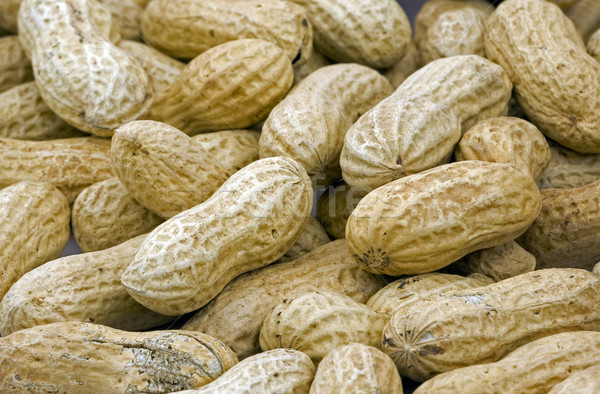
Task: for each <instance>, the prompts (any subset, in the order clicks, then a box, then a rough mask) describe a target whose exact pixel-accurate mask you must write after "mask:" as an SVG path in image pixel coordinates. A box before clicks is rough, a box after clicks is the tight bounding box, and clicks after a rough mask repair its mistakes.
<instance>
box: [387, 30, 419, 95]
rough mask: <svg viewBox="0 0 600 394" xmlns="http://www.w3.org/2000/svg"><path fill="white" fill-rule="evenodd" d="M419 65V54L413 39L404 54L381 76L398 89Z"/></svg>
mask: <svg viewBox="0 0 600 394" xmlns="http://www.w3.org/2000/svg"><path fill="white" fill-rule="evenodd" d="M420 65H421V55H420V53H419V49H418V48H417V44H415V42H414V41H411V42H410V45H409V46H408V52H406V55H404V57H403V58H402V59H400V60H399V61H397V62H396V63H394V64H393V65H392V66H391V67H390V68H389V69H388V70H387V71H386V72H385V73H384V74H383V76H384V77H386V78H387V80H388V81H389V83H390V84H391V85H392V87H393V88H394V89H398V87H399V86H400V85H402V82H404V81H405V80H406V78H408V77H410V76H411V75H412V73H414V72H415V71H417V70H418V69H419V67H420Z"/></svg>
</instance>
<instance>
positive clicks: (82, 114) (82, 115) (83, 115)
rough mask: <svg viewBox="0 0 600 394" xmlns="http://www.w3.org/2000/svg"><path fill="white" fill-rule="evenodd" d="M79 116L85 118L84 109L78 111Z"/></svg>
mask: <svg viewBox="0 0 600 394" xmlns="http://www.w3.org/2000/svg"><path fill="white" fill-rule="evenodd" d="M79 117H80V118H81V119H85V111H81V112H80V113H79Z"/></svg>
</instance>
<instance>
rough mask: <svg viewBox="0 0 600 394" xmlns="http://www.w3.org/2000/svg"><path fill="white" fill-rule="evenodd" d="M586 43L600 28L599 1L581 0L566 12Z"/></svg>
mask: <svg viewBox="0 0 600 394" xmlns="http://www.w3.org/2000/svg"><path fill="white" fill-rule="evenodd" d="M565 14H566V15H567V16H568V17H569V19H571V20H572V21H573V24H574V25H575V29H577V31H578V32H579V34H580V35H581V38H583V41H584V42H588V40H589V38H590V36H591V35H592V33H594V32H595V31H596V30H598V28H600V3H599V2H598V1H597V0H579V1H578V2H577V3H575V4H573V5H572V6H570V7H569V8H567V9H566V10H565Z"/></svg>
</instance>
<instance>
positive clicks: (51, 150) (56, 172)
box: [0, 137, 114, 203]
mask: <svg viewBox="0 0 600 394" xmlns="http://www.w3.org/2000/svg"><path fill="white" fill-rule="evenodd" d="M109 151H110V141H109V140H105V139H101V138H93V137H81V138H67V139H60V140H53V141H17V140H11V139H6V138H0V188H3V187H6V186H9V185H12V184H13V183H16V182H19V181H21V180H25V179H29V180H39V181H45V182H49V183H51V184H53V185H54V186H56V188H58V190H60V191H61V192H62V193H63V194H64V195H65V196H66V197H67V200H69V203H72V202H73V201H74V200H75V197H77V195H78V194H79V193H80V192H81V191H82V190H83V189H85V188H86V187H88V186H90V185H91V184H94V183H96V182H98V181H102V180H104V179H108V178H111V177H113V176H114V174H113V170H112V167H111V162H110V157H109Z"/></svg>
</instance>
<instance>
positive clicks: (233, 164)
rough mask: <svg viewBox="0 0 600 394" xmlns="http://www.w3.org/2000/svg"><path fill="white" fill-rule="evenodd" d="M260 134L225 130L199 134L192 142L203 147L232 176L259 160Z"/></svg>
mask: <svg viewBox="0 0 600 394" xmlns="http://www.w3.org/2000/svg"><path fill="white" fill-rule="evenodd" d="M259 138H260V133H259V132H257V131H253V130H224V131H215V132H213V133H203V134H197V135H195V136H193V137H192V140H193V141H194V142H196V143H198V144H199V145H201V146H202V147H203V148H204V149H205V150H206V151H207V152H208V154H209V155H210V156H212V157H213V158H214V160H215V161H216V162H217V163H219V165H220V166H221V167H222V168H223V169H224V170H225V172H226V173H227V174H228V176H231V175H233V174H235V173H236V172H238V171H239V170H241V169H242V168H243V167H246V166H247V165H248V164H250V163H252V162H253V161H256V160H258V159H259V156H258V141H259Z"/></svg>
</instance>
